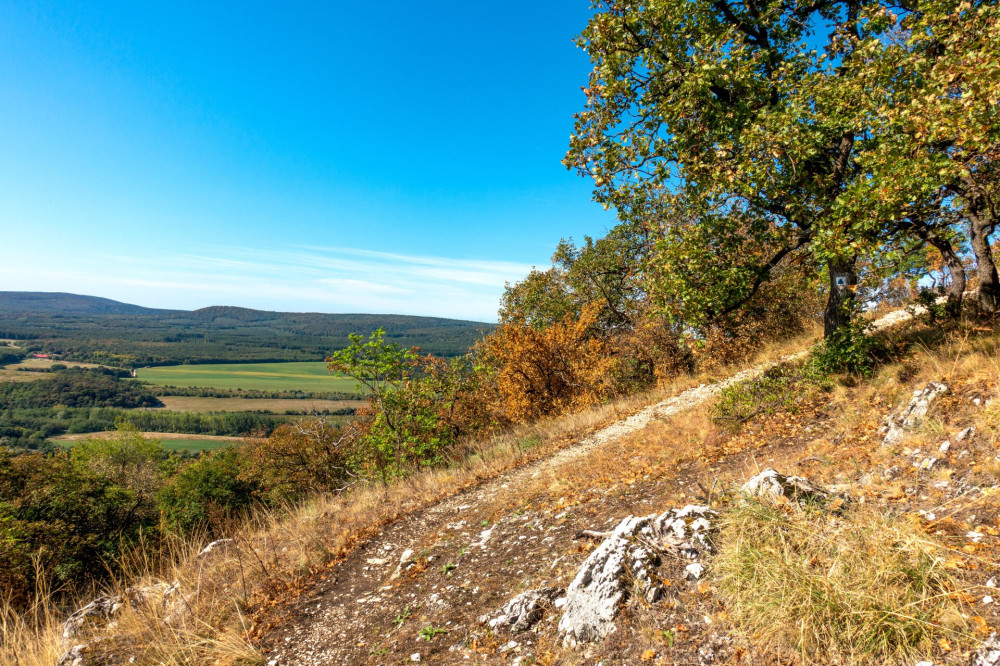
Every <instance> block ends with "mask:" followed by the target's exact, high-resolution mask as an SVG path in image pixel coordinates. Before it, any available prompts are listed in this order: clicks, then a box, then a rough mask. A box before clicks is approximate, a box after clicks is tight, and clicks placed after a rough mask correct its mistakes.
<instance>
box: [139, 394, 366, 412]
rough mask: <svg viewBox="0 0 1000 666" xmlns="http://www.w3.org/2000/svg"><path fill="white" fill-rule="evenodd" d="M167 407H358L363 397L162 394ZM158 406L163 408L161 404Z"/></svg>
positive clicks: (210, 409) (250, 409) (318, 409)
mask: <svg viewBox="0 0 1000 666" xmlns="http://www.w3.org/2000/svg"><path fill="white" fill-rule="evenodd" d="M159 399H160V402H162V403H163V408H165V409H169V410H170V411H172V412H201V413H205V412H257V411H260V412H270V413H272V414H284V413H285V412H286V411H294V412H323V411H329V412H333V411H336V410H338V409H346V408H349V409H357V408H359V407H361V406H362V405H363V404H365V403H364V401H363V400H311V399H310V400H295V399H293V398H202V397H198V396H186V395H163V396H159ZM156 409H161V408H159V407H157V408H156Z"/></svg>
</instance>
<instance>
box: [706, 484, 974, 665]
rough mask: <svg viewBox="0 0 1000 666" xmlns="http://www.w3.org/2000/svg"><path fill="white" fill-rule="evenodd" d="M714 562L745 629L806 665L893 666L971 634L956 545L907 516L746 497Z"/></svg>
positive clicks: (734, 512)
mask: <svg viewBox="0 0 1000 666" xmlns="http://www.w3.org/2000/svg"><path fill="white" fill-rule="evenodd" d="M720 543H721V546H720V552H719V556H718V558H717V559H716V560H715V562H714V565H713V569H714V571H715V574H716V576H717V578H718V581H719V586H720V590H721V593H722V595H723V598H724V600H725V602H726V604H727V607H728V612H729V614H730V617H731V618H732V620H733V622H734V624H735V626H736V628H737V629H738V630H739V631H740V632H742V633H744V634H745V635H746V636H748V637H752V638H753V639H754V642H755V643H758V644H767V645H768V646H770V647H773V648H776V649H778V650H779V651H783V652H788V653H796V654H798V655H799V657H800V658H801V659H802V660H803V661H804V662H805V663H833V662H837V663H845V664H858V665H866V664H892V663H911V661H910V660H912V659H914V658H916V657H922V658H926V655H928V654H930V653H931V652H933V651H934V650H935V649H936V646H939V645H941V643H940V641H941V639H944V640H945V644H947V642H948V641H950V640H954V639H956V638H960V637H962V636H964V635H966V629H967V627H966V624H965V620H964V619H963V615H962V607H961V601H960V599H961V596H960V595H959V594H958V593H957V592H958V589H957V588H958V582H957V581H956V580H955V579H954V578H952V577H951V576H950V575H949V574H948V572H947V571H946V570H945V568H944V567H943V562H944V561H945V560H946V555H947V549H946V548H945V547H944V546H942V545H939V544H937V543H935V542H933V541H930V540H929V539H928V538H927V536H926V535H925V534H923V533H921V532H919V531H918V530H917V529H916V528H915V527H912V526H911V525H910V524H909V523H907V522H905V521H894V520H890V519H889V518H887V517H885V516H883V515H880V514H878V513H875V512H872V511H865V510H863V509H854V510H852V511H850V512H848V513H847V514H845V515H844V516H843V517H841V518H833V517H831V516H830V515H829V514H826V513H824V512H821V511H818V510H806V511H804V512H801V511H797V510H795V509H794V508H792V507H787V506H786V507H772V506H767V505H763V504H760V503H756V502H746V503H743V504H741V505H739V506H737V507H735V508H733V509H732V511H730V512H728V515H727V517H726V518H725V520H724V521H723V524H722V531H721V533H720Z"/></svg>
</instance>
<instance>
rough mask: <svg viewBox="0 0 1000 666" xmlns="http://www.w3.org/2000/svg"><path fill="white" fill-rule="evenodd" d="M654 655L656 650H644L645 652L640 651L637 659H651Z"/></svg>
mask: <svg viewBox="0 0 1000 666" xmlns="http://www.w3.org/2000/svg"><path fill="white" fill-rule="evenodd" d="M655 656H656V650H646V651H645V652H643V653H642V656H641V657H639V659H640V661H652V660H653V657H655Z"/></svg>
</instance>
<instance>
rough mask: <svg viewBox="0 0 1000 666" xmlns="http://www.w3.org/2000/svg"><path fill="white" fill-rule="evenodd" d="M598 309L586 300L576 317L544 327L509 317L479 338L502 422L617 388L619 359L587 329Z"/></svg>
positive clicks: (580, 404) (560, 409)
mask: <svg viewBox="0 0 1000 666" xmlns="http://www.w3.org/2000/svg"><path fill="white" fill-rule="evenodd" d="M598 313H599V307H598V306H597V305H596V304H595V305H591V306H587V307H586V308H584V310H583V314H582V315H581V316H580V318H579V319H576V318H574V317H572V316H571V315H569V316H567V317H566V318H565V319H564V320H563V321H561V322H557V323H554V324H552V325H551V326H548V327H547V328H545V329H542V330H539V329H536V328H533V327H531V326H528V325H526V324H522V323H517V322H511V323H508V324H505V325H503V326H501V327H500V328H498V329H497V330H496V331H494V332H493V333H492V334H490V335H489V336H488V337H487V338H485V339H484V340H483V341H482V342H481V343H480V345H479V347H478V348H477V352H478V354H479V358H480V359H481V362H482V363H483V364H484V365H486V366H488V367H489V368H491V369H492V371H493V372H494V373H495V376H494V382H495V386H496V394H497V395H496V397H497V400H498V404H496V405H495V407H494V410H495V412H496V413H497V414H498V415H499V420H500V421H501V422H507V423H523V422H527V421H532V420H535V419H537V418H539V417H541V416H547V415H557V414H562V413H566V412H569V411H574V410H578V409H582V408H585V407H588V406H591V405H594V404H597V403H599V402H602V401H603V400H605V399H607V398H608V397H610V396H612V395H613V394H614V393H615V385H614V376H615V372H614V370H615V367H616V366H617V364H618V361H617V359H615V358H614V357H613V356H611V355H610V354H609V353H608V345H607V343H605V342H604V341H603V340H601V339H599V338H596V337H594V336H593V335H591V329H592V327H593V326H594V324H595V322H596V320H597V315H598Z"/></svg>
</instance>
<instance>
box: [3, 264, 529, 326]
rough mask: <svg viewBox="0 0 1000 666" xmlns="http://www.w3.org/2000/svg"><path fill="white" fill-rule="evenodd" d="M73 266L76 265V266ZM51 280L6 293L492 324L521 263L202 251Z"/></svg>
mask: <svg viewBox="0 0 1000 666" xmlns="http://www.w3.org/2000/svg"><path fill="white" fill-rule="evenodd" d="M74 259H75V260H74ZM59 265H60V268H59V269H58V270H51V269H50V270H46V269H44V268H39V267H37V266H32V265H31V263H30V262H27V261H26V262H25V263H24V264H22V265H11V264H8V265H7V266H6V267H0V279H2V280H3V284H4V285H5V286H4V287H2V288H6V289H24V290H35V291H41V290H45V291H73V292H77V293H92V294H94V295H98V296H106V297H109V298H116V299H119V300H127V301H129V302H133V303H138V304H140V305H150V306H157V307H178V308H189V307H202V306H205V305H212V304H227V305H241V306H245V307H255V308H264V309H274V310H292V311H302V310H313V311H321V312H348V311H349V312H383V313H387V312H394V313H402V314H422V315H436V316H445V317H457V318H463V319H475V320H481V321H491V320H493V319H495V317H496V311H497V306H498V304H499V299H500V295H501V294H502V292H503V287H504V283H505V282H513V281H516V280H519V279H521V278H522V277H523V276H524V275H526V274H527V273H528V271H529V270H531V266H530V265H528V264H524V263H518V262H510V261H496V260H484V259H464V258H463V259H456V258H450V257H436V256H424V255H405V254H396V253H390V252H380V251H373V250H365V249H359V248H340V247H318V246H290V247H284V248H274V249H261V248H249V247H204V248H197V249H192V251H190V252H187V253H183V254H176V255H169V254H164V255H155V254H146V255H142V256H136V255H121V256H105V257H101V258H94V257H91V258H90V259H89V260H87V259H80V258H79V257H76V258H72V257H69V256H67V257H64V258H62V259H61V261H60V264H59Z"/></svg>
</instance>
